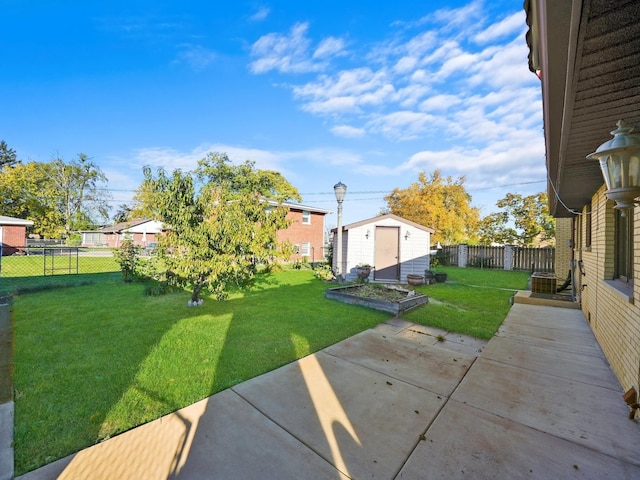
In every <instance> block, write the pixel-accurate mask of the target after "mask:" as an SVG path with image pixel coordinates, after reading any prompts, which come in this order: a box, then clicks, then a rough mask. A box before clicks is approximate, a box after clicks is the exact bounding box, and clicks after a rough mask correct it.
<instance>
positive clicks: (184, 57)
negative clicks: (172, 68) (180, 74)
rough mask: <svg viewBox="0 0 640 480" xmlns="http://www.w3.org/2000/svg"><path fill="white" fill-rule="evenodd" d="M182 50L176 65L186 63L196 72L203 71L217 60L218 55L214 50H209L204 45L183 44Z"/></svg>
mask: <svg viewBox="0 0 640 480" xmlns="http://www.w3.org/2000/svg"><path fill="white" fill-rule="evenodd" d="M180 49H181V51H180V53H178V58H177V59H176V63H186V64H187V65H189V66H190V67H191V68H193V69H194V70H202V69H204V68H206V67H208V66H209V65H211V64H212V63H213V62H215V60H216V58H217V54H216V53H215V52H214V51H213V50H209V49H208V48H206V47H203V46H202V45H190V44H183V45H181V46H180Z"/></svg>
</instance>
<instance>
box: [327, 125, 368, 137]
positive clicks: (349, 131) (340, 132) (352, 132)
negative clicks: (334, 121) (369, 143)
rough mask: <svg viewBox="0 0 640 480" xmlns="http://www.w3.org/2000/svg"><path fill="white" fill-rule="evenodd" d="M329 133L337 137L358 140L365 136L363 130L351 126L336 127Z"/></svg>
mask: <svg viewBox="0 0 640 480" xmlns="http://www.w3.org/2000/svg"><path fill="white" fill-rule="evenodd" d="M331 133H333V134H334V135H337V136H338V137H345V138H358V137H362V136H364V135H365V133H366V132H365V130H364V128H356V127H352V126H351V125H336V126H335V127H332V128H331Z"/></svg>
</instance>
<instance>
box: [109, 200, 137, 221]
mask: <svg viewBox="0 0 640 480" xmlns="http://www.w3.org/2000/svg"><path fill="white" fill-rule="evenodd" d="M131 211H132V208H131V207H130V206H129V205H127V204H126V203H123V204H121V205H119V206H118V210H116V213H115V214H114V215H113V221H114V222H115V223H122V222H126V221H127V220H130V219H132V218H136V217H132V216H131Z"/></svg>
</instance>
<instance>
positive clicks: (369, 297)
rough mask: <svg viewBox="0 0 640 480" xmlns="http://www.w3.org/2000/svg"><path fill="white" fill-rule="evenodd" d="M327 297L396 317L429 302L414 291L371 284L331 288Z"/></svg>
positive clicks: (427, 298) (425, 297)
mask: <svg viewBox="0 0 640 480" xmlns="http://www.w3.org/2000/svg"><path fill="white" fill-rule="evenodd" d="M325 295H326V296H327V298H330V299H332V300H338V301H339V302H344V303H351V304H353V305H363V306H365V307H369V308H374V309H376V310H382V311H383V312H389V313H392V314H394V315H395V316H396V317H397V316H399V315H401V314H402V313H404V312H406V311H408V310H411V309H412V308H415V307H419V306H420V305H424V304H425V303H427V302H428V301H429V297H427V296H426V295H423V294H421V293H415V292H414V291H413V290H404V289H401V288H398V287H395V286H394V287H387V286H385V285H375V284H373V285H372V284H370V283H369V284H363V285H348V286H345V287H335V288H330V289H329V290H327V292H326V294H325Z"/></svg>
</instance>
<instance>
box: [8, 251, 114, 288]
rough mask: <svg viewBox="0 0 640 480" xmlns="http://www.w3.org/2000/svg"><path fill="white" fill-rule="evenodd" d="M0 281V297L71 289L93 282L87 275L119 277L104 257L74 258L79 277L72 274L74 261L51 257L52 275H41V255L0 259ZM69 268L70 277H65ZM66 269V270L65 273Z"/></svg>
mask: <svg viewBox="0 0 640 480" xmlns="http://www.w3.org/2000/svg"><path fill="white" fill-rule="evenodd" d="M0 261H1V262H2V278H0V294H10V293H14V292H16V291H18V292H20V291H27V290H30V289H42V288H51V287H58V286H74V285H77V284H78V283H79V282H80V281H83V282H86V281H93V280H97V279H91V278H87V275H89V274H109V273H113V272H116V273H117V274H118V275H120V267H119V265H118V263H117V262H116V261H115V259H114V258H113V257H111V256H104V257H97V256H96V257H89V256H80V257H78V265H77V267H78V272H79V273H80V274H82V277H79V276H78V275H76V274H75V269H76V264H75V257H73V258H72V259H71V263H70V262H69V259H68V258H65V257H55V263H54V265H53V267H54V268H55V273H56V274H55V275H51V274H50V273H49V274H47V275H44V271H45V258H44V257H43V256H42V255H24V256H8V257H2V259H1V260H0ZM70 267H72V271H73V274H69V268H70ZM47 268H48V269H49V270H50V269H51V268H52V265H51V258H48V259H47ZM65 269H66V270H65Z"/></svg>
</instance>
